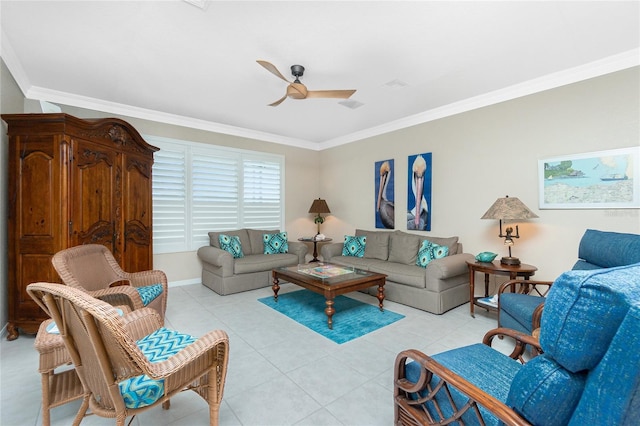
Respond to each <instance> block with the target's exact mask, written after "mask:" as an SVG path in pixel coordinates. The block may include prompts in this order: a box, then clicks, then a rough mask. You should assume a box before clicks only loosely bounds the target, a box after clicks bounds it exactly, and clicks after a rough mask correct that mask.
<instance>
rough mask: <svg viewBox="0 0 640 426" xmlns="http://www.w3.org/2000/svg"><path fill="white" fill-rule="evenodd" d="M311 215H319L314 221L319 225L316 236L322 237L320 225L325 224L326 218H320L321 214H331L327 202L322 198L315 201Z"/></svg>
mask: <svg viewBox="0 0 640 426" xmlns="http://www.w3.org/2000/svg"><path fill="white" fill-rule="evenodd" d="M309 213H315V214H316V215H317V216H316V217H315V219H314V220H313V221H314V222H315V223H316V224H317V225H318V233H317V234H316V235H320V224H321V223H324V218H323V217H322V216H320V214H321V213H325V214H326V213H331V210H329V206H328V205H327V202H326V201H325V200H323V199H322V198H318V199H315V200H313V203H312V204H311V207H309Z"/></svg>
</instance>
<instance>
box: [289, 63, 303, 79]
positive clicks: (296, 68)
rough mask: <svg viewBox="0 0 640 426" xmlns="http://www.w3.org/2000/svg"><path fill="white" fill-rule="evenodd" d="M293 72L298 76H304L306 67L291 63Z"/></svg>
mask: <svg viewBox="0 0 640 426" xmlns="http://www.w3.org/2000/svg"><path fill="white" fill-rule="evenodd" d="M291 74H293V76H294V77H296V78H298V77H302V75H303V74H304V67H303V66H302V65H291Z"/></svg>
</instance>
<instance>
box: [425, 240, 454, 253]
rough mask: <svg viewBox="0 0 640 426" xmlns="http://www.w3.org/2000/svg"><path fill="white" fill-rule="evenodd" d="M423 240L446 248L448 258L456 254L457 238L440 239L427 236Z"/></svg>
mask: <svg viewBox="0 0 640 426" xmlns="http://www.w3.org/2000/svg"><path fill="white" fill-rule="evenodd" d="M425 239H426V240H429V241H431V242H432V243H433V244H437V245H439V246H445V247H447V248H448V249H449V253H448V256H451V255H454V254H458V237H446V238H442V237H432V236H428V237H426V238H425Z"/></svg>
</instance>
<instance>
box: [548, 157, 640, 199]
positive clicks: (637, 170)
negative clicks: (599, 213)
mask: <svg viewBox="0 0 640 426" xmlns="http://www.w3.org/2000/svg"><path fill="white" fill-rule="evenodd" d="M538 182H539V207H540V209H624V208H640V184H639V182H640V147H631V148H621V149H612V150H607V151H597V152H588V153H583V154H573V155H565V156H562V157H554V158H548V159H544V160H538Z"/></svg>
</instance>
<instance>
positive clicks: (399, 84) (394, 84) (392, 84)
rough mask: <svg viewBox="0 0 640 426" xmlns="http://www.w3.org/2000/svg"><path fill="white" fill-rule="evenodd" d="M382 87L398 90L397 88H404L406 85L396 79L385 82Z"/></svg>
mask: <svg viewBox="0 0 640 426" xmlns="http://www.w3.org/2000/svg"><path fill="white" fill-rule="evenodd" d="M384 86H387V87H393V88H399V87H405V86H408V84H407V83H405V82H404V81H402V80H398V79H397V78H396V79H395V80H391V81H388V82H386V83H385V84H384Z"/></svg>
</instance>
